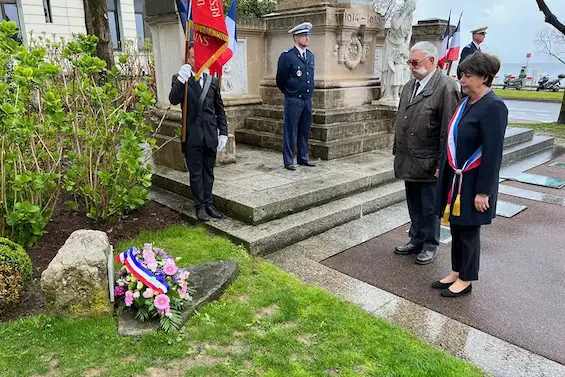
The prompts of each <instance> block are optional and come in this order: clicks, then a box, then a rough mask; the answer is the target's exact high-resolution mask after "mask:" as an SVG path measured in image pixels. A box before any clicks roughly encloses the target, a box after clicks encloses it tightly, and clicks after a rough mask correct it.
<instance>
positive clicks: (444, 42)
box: [437, 12, 451, 69]
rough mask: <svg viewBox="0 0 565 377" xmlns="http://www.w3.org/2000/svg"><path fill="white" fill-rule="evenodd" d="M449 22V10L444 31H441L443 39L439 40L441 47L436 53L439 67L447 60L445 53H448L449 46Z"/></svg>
mask: <svg viewBox="0 0 565 377" xmlns="http://www.w3.org/2000/svg"><path fill="white" fill-rule="evenodd" d="M450 24H451V12H449V19H448V20H447V26H446V27H445V33H443V40H442V41H441V48H440V51H439V54H438V59H439V60H438V62H437V63H438V65H439V67H440V68H441V69H443V66H444V64H445V62H446V61H448V60H449V59H448V57H447V53H448V50H447V49H448V46H449V34H450V33H449V25H450Z"/></svg>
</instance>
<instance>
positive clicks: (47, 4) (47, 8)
mask: <svg viewBox="0 0 565 377" xmlns="http://www.w3.org/2000/svg"><path fill="white" fill-rule="evenodd" d="M43 13H45V22H47V23H49V24H52V23H53V17H52V16H51V0H43Z"/></svg>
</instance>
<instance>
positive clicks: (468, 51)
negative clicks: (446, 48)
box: [459, 42, 479, 64]
mask: <svg viewBox="0 0 565 377" xmlns="http://www.w3.org/2000/svg"><path fill="white" fill-rule="evenodd" d="M477 51H479V49H478V48H477V46H475V44H474V43H473V42H471V43H469V44H468V45H467V46H465V47H463V50H462V51H461V58H460V59H459V64H461V63H462V62H463V60H465V59H466V58H467V57H469V56H471V55H473V54H474V53H475V52H477Z"/></svg>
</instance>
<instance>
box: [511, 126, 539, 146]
mask: <svg viewBox="0 0 565 377" xmlns="http://www.w3.org/2000/svg"><path fill="white" fill-rule="evenodd" d="M533 137H534V130H533V129H531V128H520V127H507V128H506V134H505V135H504V147H505V148H507V147H510V146H512V145H516V144H520V143H523V142H526V141H528V140H532V138H533Z"/></svg>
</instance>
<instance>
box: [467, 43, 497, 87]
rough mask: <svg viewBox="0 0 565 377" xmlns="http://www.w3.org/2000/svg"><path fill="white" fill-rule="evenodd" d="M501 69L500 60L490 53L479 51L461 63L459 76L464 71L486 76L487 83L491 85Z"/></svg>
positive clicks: (469, 73)
mask: <svg viewBox="0 0 565 377" xmlns="http://www.w3.org/2000/svg"><path fill="white" fill-rule="evenodd" d="M499 70H500V60H499V59H498V58H497V57H496V56H494V55H490V54H486V53H484V52H480V51H477V52H475V53H474V54H473V55H471V56H469V57H468V58H467V59H465V60H464V61H463V63H461V64H459V66H458V67H457V76H458V77H461V76H463V74H464V73H466V74H468V75H474V76H478V77H486V81H485V83H484V84H485V85H486V86H488V87H490V86H491V85H492V81H493V80H494V77H495V76H496V74H497V73H498V71H499Z"/></svg>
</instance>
